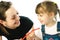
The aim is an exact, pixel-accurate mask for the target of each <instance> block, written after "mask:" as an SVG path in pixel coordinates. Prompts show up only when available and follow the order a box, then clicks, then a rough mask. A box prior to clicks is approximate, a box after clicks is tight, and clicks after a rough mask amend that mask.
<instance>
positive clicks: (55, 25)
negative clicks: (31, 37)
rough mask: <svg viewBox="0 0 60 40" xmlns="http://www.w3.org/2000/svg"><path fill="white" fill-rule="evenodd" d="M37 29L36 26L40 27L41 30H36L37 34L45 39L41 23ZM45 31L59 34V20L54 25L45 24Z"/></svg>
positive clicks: (50, 33)
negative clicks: (47, 25)
mask: <svg viewBox="0 0 60 40" xmlns="http://www.w3.org/2000/svg"><path fill="white" fill-rule="evenodd" d="M34 28H35V29H36V28H40V29H39V30H36V31H35V35H36V36H38V37H39V38H41V39H43V36H42V30H41V29H42V26H41V25H40V26H39V27H34ZM45 33H46V34H49V35H55V34H57V33H58V32H57V22H56V23H55V24H54V25H53V26H52V27H46V26H45Z"/></svg>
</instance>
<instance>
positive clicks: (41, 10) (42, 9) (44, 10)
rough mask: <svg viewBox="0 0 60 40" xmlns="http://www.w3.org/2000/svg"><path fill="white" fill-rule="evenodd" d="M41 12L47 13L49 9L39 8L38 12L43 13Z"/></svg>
mask: <svg viewBox="0 0 60 40" xmlns="http://www.w3.org/2000/svg"><path fill="white" fill-rule="evenodd" d="M41 13H47V10H46V9H44V8H42V7H40V8H38V14H41Z"/></svg>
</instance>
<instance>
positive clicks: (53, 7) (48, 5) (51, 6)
mask: <svg viewBox="0 0 60 40" xmlns="http://www.w3.org/2000/svg"><path fill="white" fill-rule="evenodd" d="M40 7H41V8H43V9H45V10H46V11H48V12H54V14H55V15H56V14H57V12H58V13H59V17H60V10H59V9H58V6H57V4H56V3H54V2H52V1H44V2H41V3H39V4H38V5H37V7H36V10H35V12H36V14H39V13H38V9H39V8H40Z"/></svg>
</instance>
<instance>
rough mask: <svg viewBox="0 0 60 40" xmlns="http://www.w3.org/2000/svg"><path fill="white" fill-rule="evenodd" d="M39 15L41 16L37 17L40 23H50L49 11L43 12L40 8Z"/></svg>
mask: <svg viewBox="0 0 60 40" xmlns="http://www.w3.org/2000/svg"><path fill="white" fill-rule="evenodd" d="M38 13H39V14H37V16H38V19H39V21H40V23H42V24H47V23H49V21H50V19H51V18H50V16H49V15H48V12H47V11H45V10H43V9H42V8H39V9H38Z"/></svg>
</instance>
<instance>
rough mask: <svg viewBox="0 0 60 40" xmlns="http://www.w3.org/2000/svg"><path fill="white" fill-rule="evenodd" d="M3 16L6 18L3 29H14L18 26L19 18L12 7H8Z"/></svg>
mask: <svg viewBox="0 0 60 40" xmlns="http://www.w3.org/2000/svg"><path fill="white" fill-rule="evenodd" d="M5 16H6V21H4V25H5V27H8V28H11V29H15V28H16V27H18V26H19V25H20V21H19V20H20V18H19V16H18V13H17V11H16V10H15V9H14V8H13V7H10V8H9V9H8V10H7V11H6V12H5Z"/></svg>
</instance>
